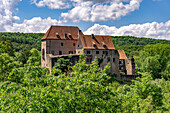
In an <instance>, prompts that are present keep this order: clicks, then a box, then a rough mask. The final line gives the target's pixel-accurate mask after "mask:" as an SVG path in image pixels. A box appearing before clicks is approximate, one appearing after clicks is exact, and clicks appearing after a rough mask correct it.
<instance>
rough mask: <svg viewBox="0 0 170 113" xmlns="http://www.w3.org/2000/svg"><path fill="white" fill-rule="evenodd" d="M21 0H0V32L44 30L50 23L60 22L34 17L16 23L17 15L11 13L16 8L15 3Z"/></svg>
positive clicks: (49, 18)
mask: <svg viewBox="0 0 170 113" xmlns="http://www.w3.org/2000/svg"><path fill="white" fill-rule="evenodd" d="M21 1H22V0H0V31H1V32H46V31H47V29H48V28H49V27H50V26H51V25H56V24H60V23H61V21H57V20H56V19H51V17H48V18H46V19H42V18H41V17H34V18H32V19H30V20H27V19H25V20H24V21H23V23H21V24H18V23H16V21H18V20H20V18H19V17H18V16H13V14H14V13H15V12H16V11H17V10H18V9H17V8H15V5H17V4H18V2H21Z"/></svg>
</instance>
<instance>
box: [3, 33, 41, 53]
mask: <svg viewBox="0 0 170 113" xmlns="http://www.w3.org/2000/svg"><path fill="white" fill-rule="evenodd" d="M43 36H44V33H8V32H7V33H0V37H1V38H0V39H1V40H4V41H6V40H8V41H11V42H12V44H13V46H14V48H15V51H17V52H18V51H26V50H31V49H32V48H37V49H38V50H40V49H41V38H42V37H43Z"/></svg>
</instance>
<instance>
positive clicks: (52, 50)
mask: <svg viewBox="0 0 170 113" xmlns="http://www.w3.org/2000/svg"><path fill="white" fill-rule="evenodd" d="M41 41H42V42H41V51H42V58H41V65H42V67H47V68H49V70H50V72H51V70H52V67H53V66H54V64H55V62H57V59H58V58H69V57H68V56H72V58H71V59H70V61H71V62H72V63H73V64H75V63H76V62H77V61H78V60H79V55H80V53H84V54H85V55H86V63H87V64H90V63H91V62H92V61H93V60H94V59H95V58H96V59H97V60H98V61H99V65H100V67H101V68H102V69H103V68H104V67H105V66H106V65H107V64H108V63H110V72H111V73H113V74H116V75H118V77H120V71H121V70H120V61H121V62H123V68H124V71H125V70H126V74H134V69H133V68H134V61H133V60H130V59H126V58H125V59H120V56H122V54H120V52H119V51H118V50H116V49H115V47H114V45H113V42H112V40H111V37H110V36H104V35H103V36H101V35H93V34H92V35H84V34H83V33H82V32H81V30H80V29H79V28H78V27H72V26H51V27H50V28H49V30H48V31H47V33H46V34H45V35H44V37H43V38H42V39H41Z"/></svg>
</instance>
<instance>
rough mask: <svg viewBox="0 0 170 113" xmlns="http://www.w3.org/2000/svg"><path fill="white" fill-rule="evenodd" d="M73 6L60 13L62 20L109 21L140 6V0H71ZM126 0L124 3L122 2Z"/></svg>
mask: <svg viewBox="0 0 170 113" xmlns="http://www.w3.org/2000/svg"><path fill="white" fill-rule="evenodd" d="M72 1H74V2H75V4H73V5H74V8H72V9H71V10H69V11H68V12H66V13H61V17H63V19H64V21H68V20H73V22H78V21H80V20H82V21H91V22H96V21H109V20H116V19H120V18H121V17H123V16H126V15H128V14H129V13H130V12H133V11H135V10H137V9H139V7H140V3H141V2H142V0H106V1H104V2H102V0H72ZM124 2H126V4H124Z"/></svg>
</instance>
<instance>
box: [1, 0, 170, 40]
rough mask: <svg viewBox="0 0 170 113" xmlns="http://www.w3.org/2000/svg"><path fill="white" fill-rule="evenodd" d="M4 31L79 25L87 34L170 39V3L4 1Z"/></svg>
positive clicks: (146, 0) (139, 0) (160, 0)
mask: <svg viewBox="0 0 170 113" xmlns="http://www.w3.org/2000/svg"><path fill="white" fill-rule="evenodd" d="M0 4H1V5H0V20H1V22H0V32H46V31H47V29H48V28H49V27H50V26H51V25H67V26H70V25H71V26H78V27H79V28H80V29H82V31H84V32H85V34H91V33H95V34H102V35H103V34H105V35H131V36H137V37H147V38H155V39H167V40H170V0H0Z"/></svg>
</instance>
